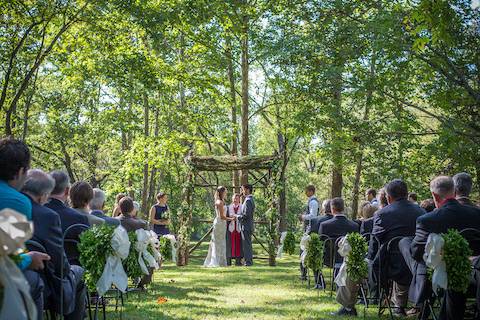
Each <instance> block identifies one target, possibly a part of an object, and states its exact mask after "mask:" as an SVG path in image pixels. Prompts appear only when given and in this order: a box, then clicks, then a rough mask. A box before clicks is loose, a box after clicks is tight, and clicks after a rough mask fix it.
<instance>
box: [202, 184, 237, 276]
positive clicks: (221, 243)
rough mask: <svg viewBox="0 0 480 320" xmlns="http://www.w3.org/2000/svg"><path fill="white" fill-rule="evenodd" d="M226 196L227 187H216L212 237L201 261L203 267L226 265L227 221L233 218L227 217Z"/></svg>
mask: <svg viewBox="0 0 480 320" xmlns="http://www.w3.org/2000/svg"><path fill="white" fill-rule="evenodd" d="M226 196H227V189H226V188H225V187H222V186H220V187H218V188H217V191H216V192H215V220H213V231H212V239H211V240H210V245H209V247H208V254H207V257H206V258H205V262H204V263H203V266H205V267H211V268H213V267H225V266H226V265H227V246H226V244H227V242H226V233H227V221H233V220H234V219H235V218H228V217H227V208H226V206H225V198H226Z"/></svg>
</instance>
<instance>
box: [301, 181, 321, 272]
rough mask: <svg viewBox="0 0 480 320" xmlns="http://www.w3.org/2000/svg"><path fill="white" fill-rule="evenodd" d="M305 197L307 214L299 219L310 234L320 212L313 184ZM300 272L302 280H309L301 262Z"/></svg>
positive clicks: (305, 230) (306, 191)
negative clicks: (313, 222) (312, 223)
mask: <svg viewBox="0 0 480 320" xmlns="http://www.w3.org/2000/svg"><path fill="white" fill-rule="evenodd" d="M305 195H306V196H307V198H308V200H307V206H306V209H305V212H304V213H303V214H301V215H299V219H300V221H302V222H303V232H304V233H310V231H311V228H312V225H311V222H312V220H313V219H316V218H317V217H318V213H319V211H320V206H319V204H318V200H317V198H316V197H315V186H314V185H311V184H310V185H308V186H306V187H305ZM317 230H318V228H317ZM300 255H302V252H300ZM300 272H301V275H300V277H301V279H302V280H305V279H306V278H307V269H306V268H305V267H304V266H303V264H302V263H301V262H300Z"/></svg>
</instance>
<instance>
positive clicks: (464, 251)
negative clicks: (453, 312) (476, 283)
mask: <svg viewBox="0 0 480 320" xmlns="http://www.w3.org/2000/svg"><path fill="white" fill-rule="evenodd" d="M442 236H443V239H444V240H445V244H444V246H443V259H444V260H445V264H446V266H447V277H448V289H450V290H453V291H456V292H463V293H465V292H467V289H468V285H469V282H470V274H471V272H472V265H471V263H470V259H469V257H470V256H471V255H472V251H471V250H470V247H469V245H468V242H467V240H465V238H464V237H462V235H461V234H460V232H458V231H457V230H453V229H450V230H448V231H447V233H444V234H442Z"/></svg>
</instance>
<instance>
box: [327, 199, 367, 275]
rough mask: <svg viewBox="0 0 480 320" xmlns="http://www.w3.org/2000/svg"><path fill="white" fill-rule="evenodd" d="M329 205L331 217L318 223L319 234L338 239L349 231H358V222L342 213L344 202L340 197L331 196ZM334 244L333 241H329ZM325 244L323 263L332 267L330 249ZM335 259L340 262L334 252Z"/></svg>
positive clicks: (339, 258)
mask: <svg viewBox="0 0 480 320" xmlns="http://www.w3.org/2000/svg"><path fill="white" fill-rule="evenodd" d="M330 207H331V209H332V213H333V218H331V219H329V220H327V221H324V222H322V223H321V224H320V228H319V231H318V232H319V234H320V235H321V236H322V237H328V238H331V239H338V238H340V237H343V236H345V235H346V234H347V233H350V232H358V231H359V227H358V224H357V223H355V222H353V221H351V220H349V219H348V218H347V216H346V215H345V214H344V213H343V212H344V210H345V203H344V201H343V199H342V198H333V199H332V200H331V201H330ZM331 245H334V243H331ZM327 247H328V246H325V253H324V263H325V265H327V266H329V267H332V264H331V249H332V248H327ZM334 254H335V256H336V259H335V263H340V262H341V257H340V256H339V255H337V254H336V252H334Z"/></svg>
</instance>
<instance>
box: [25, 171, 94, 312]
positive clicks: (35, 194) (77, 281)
mask: <svg viewBox="0 0 480 320" xmlns="http://www.w3.org/2000/svg"><path fill="white" fill-rule="evenodd" d="M54 187H55V180H54V179H53V178H52V177H51V176H49V175H48V174H46V173H45V172H43V171H41V170H30V171H28V174H27V180H26V182H25V185H24V187H23V190H22V191H23V192H24V193H25V194H26V195H27V196H28V197H29V199H30V201H31V204H32V219H33V226H34V228H33V230H34V233H33V237H32V240H34V241H36V242H38V243H40V244H41V245H42V246H43V247H44V248H45V250H46V253H48V255H49V256H50V257H51V260H50V261H49V262H48V263H47V268H46V270H45V272H42V273H41V277H42V278H43V282H44V283H45V284H46V285H47V287H46V290H45V301H48V302H49V303H51V304H52V305H50V306H49V307H52V308H53V309H54V310H55V311H56V312H60V303H61V301H60V293H59V290H60V287H61V283H62V282H63V294H64V296H63V311H64V315H65V319H67V320H69V319H78V320H80V319H83V315H84V312H85V297H86V289H85V285H84V283H83V280H82V278H83V269H82V268H81V267H79V266H70V264H69V263H68V260H67V258H66V256H65V251H64V250H63V248H62V229H61V227H60V217H59V216H58V214H57V213H56V212H55V211H53V210H51V209H49V208H47V207H44V206H43V204H45V203H46V202H47V201H48V197H49V195H50V192H51V191H52V190H53V188H54ZM62 272H63V281H60V279H62V278H61V276H62ZM42 310H43V308H41V309H40V308H39V309H38V311H39V314H40V315H41V314H42Z"/></svg>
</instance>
